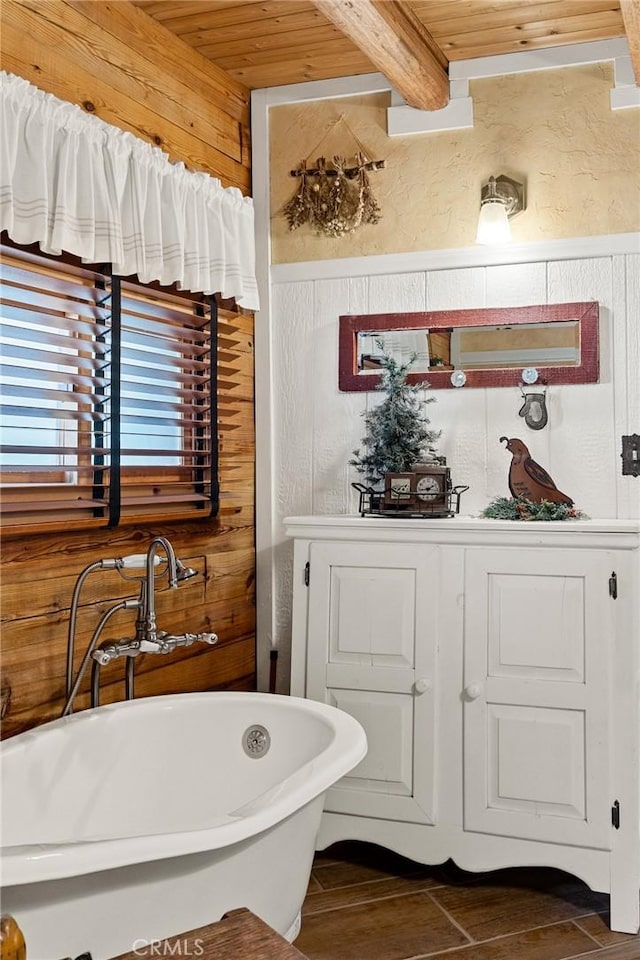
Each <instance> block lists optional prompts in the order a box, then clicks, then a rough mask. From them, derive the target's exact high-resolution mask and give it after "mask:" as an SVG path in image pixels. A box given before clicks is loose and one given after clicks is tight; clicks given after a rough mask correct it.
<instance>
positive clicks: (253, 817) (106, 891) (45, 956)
mask: <svg viewBox="0 0 640 960" xmlns="http://www.w3.org/2000/svg"><path fill="white" fill-rule="evenodd" d="M260 728H263V729H264V730H266V731H267V732H268V735H269V737H270V745H269V747H268V749H267V751H266V752H264V753H263V754H259V753H251V751H250V752H249V753H246V752H245V750H244V749H243V743H244V742H245V734H246V733H247V732H248V731H255V730H260ZM249 740H250V742H251V745H252V746H253V748H254V750H255V749H256V746H257V749H258V750H259V749H260V743H257V745H256V741H261V742H262V745H264V742H265V738H264V735H262V734H261V733H260V732H259V733H258V735H257V737H256V735H255V734H254V735H253V736H252V734H251V732H249ZM365 752H366V739H365V735H364V732H363V730H362V728H361V727H360V726H359V724H358V723H357V722H356V721H355V720H354V719H353V718H352V717H350V716H349V715H348V714H346V713H343V712H341V711H339V710H336V709H335V708H333V707H330V706H326V705H325V704H321V703H316V702H314V701H311V700H302V699H299V698H295V697H282V696H276V695H272V694H260V693H193V694H182V695H178V696H165V697H151V698H148V699H141V700H133V701H129V702H127V703H118V704H113V705H110V706H106V707H99V708H97V709H95V710H88V711H85V712H83V713H80V714H77V715H75V716H72V717H67V718H65V719H64V720H56V721H54V722H52V723H48V724H45V725H44V726H42V727H39V728H36V729H35V730H33V731H29V732H27V733H24V734H20V735H19V736H17V737H14V738H13V739H11V740H8V741H6V742H5V743H4V744H2V746H1V752H0V758H1V763H2V800H3V803H2V882H3V896H2V911H3V913H8V914H11V915H13V916H14V917H15V919H16V920H17V922H18V924H19V925H20V927H21V928H22V931H23V933H24V936H25V940H26V944H27V955H28V957H29V960H54V958H59V957H63V956H74V955H77V954H79V953H81V952H84V951H90V952H91V954H92V956H93V960H105V958H107V957H113V956H115V955H117V954H120V953H124V952H126V951H130V950H136V949H141V948H142V947H144V946H146V945H147V944H148V943H149V942H152V941H153V940H155V939H158V938H163V937H167V936H171V935H175V934H179V933H182V932H184V931H188V930H192V929H194V928H196V927H199V926H203V925H205V924H207V923H212V922H214V921H215V920H218V919H219V918H220V917H221V916H222V914H223V913H225V912H226V911H227V910H231V909H234V908H236V907H242V906H246V907H249V909H250V910H252V911H253V912H254V913H256V914H258V915H259V916H260V917H262V918H263V919H264V920H266V922H267V923H269V924H270V925H271V926H272V927H274V928H275V929H276V930H278V931H279V932H280V933H282V934H283V935H284V936H285V937H287V938H288V939H290V940H291V939H293V938H294V937H295V936H296V934H297V932H298V929H299V914H300V907H301V904H302V901H303V898H304V895H305V891H306V886H307V883H308V879H309V873H310V870H311V864H312V859H313V854H314V849H315V839H316V833H317V830H318V827H319V823H320V815H321V813H322V803H323V795H324V792H325V791H326V790H327V788H328V787H329V786H331V784H333V783H335V781H336V780H338V779H339V778H340V777H341V776H343V775H344V774H345V773H347V772H348V771H349V770H351V769H352V768H353V767H354V766H355V765H356V764H357V763H358V762H359V761H360V760H361V759H362V757H363V756H364V754H365ZM183 946H184V948H185V951H186V950H187V949H191V952H192V953H195V952H196V949H194V946H193V945H191V948H189V946H188V945H186V944H185V945H183ZM196 947H197V945H196Z"/></svg>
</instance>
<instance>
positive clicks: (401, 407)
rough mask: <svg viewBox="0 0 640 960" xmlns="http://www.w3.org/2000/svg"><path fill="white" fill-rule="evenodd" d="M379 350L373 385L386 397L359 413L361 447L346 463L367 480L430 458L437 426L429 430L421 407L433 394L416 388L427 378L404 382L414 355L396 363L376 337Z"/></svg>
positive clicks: (423, 386) (434, 448)
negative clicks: (363, 429)
mask: <svg viewBox="0 0 640 960" xmlns="http://www.w3.org/2000/svg"><path fill="white" fill-rule="evenodd" d="M376 345H377V346H378V348H379V349H380V351H381V356H380V357H379V363H380V366H381V367H382V380H381V382H380V386H379V387H378V388H377V389H378V390H380V391H382V392H383V393H385V394H386V398H385V399H384V400H383V401H382V403H381V404H379V405H378V406H377V407H374V409H373V410H368V411H367V412H365V413H364V414H363V416H364V422H365V426H366V434H365V436H364V437H363V438H362V443H363V444H364V448H365V449H364V451H362V452H361V451H360V450H354V451H353V457H352V459H351V460H349V464H350V465H351V466H352V467H355V468H356V470H357V471H358V472H359V473H361V474H363V476H364V478H365V480H366V481H367V483H368V484H371V485H374V484H376V483H377V482H378V481H379V480H382V478H383V477H384V475H385V473H403V472H404V471H406V470H410V469H411V467H412V466H413V464H414V463H420V462H425V461H427V462H428V461H431V462H433V461H434V460H435V459H436V447H435V443H436V441H437V439H438V437H439V436H440V431H439V430H430V429H429V423H430V420H429V419H428V417H427V416H426V414H425V413H424V410H423V407H424V405H425V404H427V403H433V402H434V401H435V399H436V398H435V397H434V396H428V397H426V398H425V399H423V398H422V397H421V396H420V392H421V391H422V390H424V389H425V388H426V387H428V386H429V384H428V383H427V382H423V383H417V384H415V385H413V384H408V383H407V373H408V371H409V368H410V366H411V364H412V363H413V362H414V360H415V359H416V355H415V354H413V355H412V356H411V357H410V359H409V360H408V361H407V362H406V363H398V362H397V360H394V358H393V357H392V356H390V355H389V354H387V353H385V352H384V343H383V341H382V340H377V341H376Z"/></svg>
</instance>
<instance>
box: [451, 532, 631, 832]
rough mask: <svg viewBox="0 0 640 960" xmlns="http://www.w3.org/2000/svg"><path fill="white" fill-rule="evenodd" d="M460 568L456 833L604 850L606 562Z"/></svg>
mask: <svg viewBox="0 0 640 960" xmlns="http://www.w3.org/2000/svg"><path fill="white" fill-rule="evenodd" d="M465 563H466V567H465V603H466V611H467V615H466V616H465V685H466V686H465V689H466V694H467V695H466V697H465V702H464V751H465V760H464V769H465V778H464V782H465V790H464V827H465V829H466V830H473V831H479V832H483V833H494V834H500V835H503V836H513V837H521V838H525V839H532V840H545V841H551V842H556V843H569V844H576V845H581V846H593V847H600V848H605V849H608V848H610V845H611V821H610V816H609V807H610V804H611V798H610V797H609V796H608V793H607V790H608V787H607V784H608V780H609V757H610V744H609V696H610V694H609V668H610V658H611V656H612V650H611V638H612V636H613V611H612V609H611V601H610V598H609V596H608V577H609V575H610V573H611V569H612V567H611V565H612V563H613V560H612V558H611V556H610V555H607V554H606V553H604V552H601V551H599V552H598V553H597V554H596V553H593V552H591V553H590V552H589V551H580V550H569V549H566V550H565V549H562V550H549V549H539V550H538V549H537V550H535V551H531V552H529V553H526V552H519V551H517V550H512V549H508V548H505V549H500V548H496V549H490V550H483V551H479V550H478V551H476V550H472V549H469V550H468V551H467V555H466V561H465Z"/></svg>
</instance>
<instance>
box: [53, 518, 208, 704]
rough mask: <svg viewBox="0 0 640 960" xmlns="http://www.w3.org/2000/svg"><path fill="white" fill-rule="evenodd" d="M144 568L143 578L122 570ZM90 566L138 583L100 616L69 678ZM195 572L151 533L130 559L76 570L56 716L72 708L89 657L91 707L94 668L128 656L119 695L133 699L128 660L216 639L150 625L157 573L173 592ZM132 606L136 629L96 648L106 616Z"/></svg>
mask: <svg viewBox="0 0 640 960" xmlns="http://www.w3.org/2000/svg"><path fill="white" fill-rule="evenodd" d="M160 549H162V551H163V552H164V555H165V557H164V562H165V564H166V567H165V569H162V570H161V571H160V573H156V571H155V568H156V566H159V565H161V564H162V562H163V561H162V560H161V559H160V558H159V557H158V551H159V550H160ZM136 567H137V568H140V567H143V568H144V575H143V576H140V575H138V576H136V575H135V574H133V575H131V574H127V572H126V571H127V570H130V569H131V568H136ZM95 570H117V572H118V573H119V574H120V576H121V577H122V578H123V579H124V580H137V581H139V583H140V594H139V597H138V599H137V600H132V599H129V600H121V601H119V602H118V603H115V604H114V605H113V606H112V607H110V608H109V609H108V610H107V611H106V612H105V613H104V614H103V616H102V618H101V620H100V622H99V624H98V626H97V627H96V629H95V630H94V632H93V635H92V637H91V640H90V641H89V644H88V646H87V649H86V651H85V654H84V656H83V659H82V663H81V664H80V668H79V670H78V672H77V674H76V677H75V680H74V679H73V658H74V647H75V626H76V617H77V609H78V602H79V596H80V589H81V587H82V584H83V583H84V580H85V578H86V577H87V576H88V574H90V573H92V572H93V571H95ZM196 575H197V571H196V570H193V569H192V568H191V567H187V566H185V565H184V564H183V563H182V561H181V560H179V559H178V557H176V554H175V551H174V549H173V547H172V545H171V543H170V542H169V540H167V539H166V537H155V538H154V539H153V540H152V541H151V543H150V545H149V548H148V550H147V552H146V554H141V555H135V556H130V557H121V558H117V559H113V560H97V561H95V562H94V563H91V564H89V565H88V566H87V567H85V569H84V570H83V571H82V572H81V573H80V575H79V577H78V579H77V581H76V584H75V587H74V590H73V598H72V602H71V610H70V615H69V636H68V643H67V669H66V678H67V679H66V702H65V705H64V709H63V711H62V714H61V715H62V716H63V717H66V716H68V714H70V713H71V712H72V709H73V700H74V698H75V696H76V694H77V692H78V689H79V687H80V683H81V681H82V678H83V676H84V673H85V670H86V667H87V664H88V663H89V660H93V665H92V678H91V706H92V707H95V706H98V704H99V690H100V667H102V666H105V665H106V664H109V663H112V662H113V661H114V660H117V659H119V658H120V657H128V661H127V666H126V672H125V697H126V699H127V700H131V699H133V695H134V693H133V681H134V660H135V658H136V657H137V656H139V655H140V654H142V653H152V654H158V653H163V654H166V653H171V652H172V651H173V650H175V649H176V648H177V647H189V646H191V644H193V643H207V644H210V645H213V644H214V643H217V642H218V637H217V635H216V634H215V633H183V634H171V633H167V632H166V631H165V630H158V628H157V623H156V605H155V587H156V580H157V579H158V578H159V577H164V576H166V577H167V578H168V583H169V588H170V589H171V590H175V589H176V588H177V587H178V584H179V583H181V582H182V581H184V580H189V579H191V577H195V576H196ZM129 609H135V610H137V618H136V629H135V637H134V639H123V640H116V641H107V642H105V643H103V644H101V645H100V646H98V640H99V639H100V636H101V635H102V632H103V630H104V628H105V626H106V624H107V622H108V621H109V619H110V618H111V616H112V615H113V614H115V613H117V612H118V611H119V610H129Z"/></svg>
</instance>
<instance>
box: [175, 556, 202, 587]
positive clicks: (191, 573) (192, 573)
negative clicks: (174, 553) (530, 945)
mask: <svg viewBox="0 0 640 960" xmlns="http://www.w3.org/2000/svg"><path fill="white" fill-rule="evenodd" d="M176 574H177V576H176V579H177V580H178V582H180V581H182V580H190V579H191V577H197V576H198V571H197V570H194V569H193V567H185V565H184V563H183V562H182V560H179V559H178V557H176Z"/></svg>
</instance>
